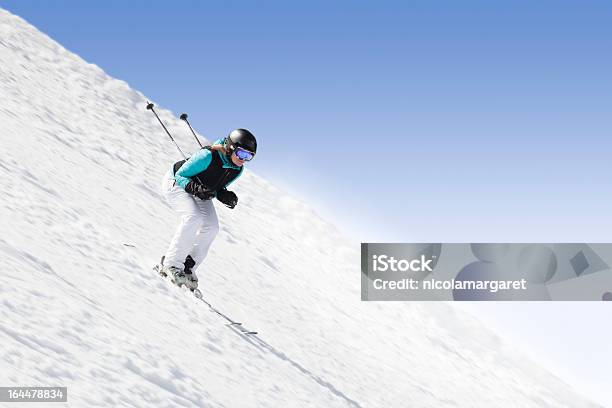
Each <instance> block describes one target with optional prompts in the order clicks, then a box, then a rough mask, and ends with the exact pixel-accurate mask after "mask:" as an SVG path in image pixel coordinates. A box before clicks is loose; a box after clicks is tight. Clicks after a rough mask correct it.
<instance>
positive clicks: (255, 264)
mask: <svg viewBox="0 0 612 408" xmlns="http://www.w3.org/2000/svg"><path fill="white" fill-rule="evenodd" d="M0 77H1V82H0V135H1V141H2V154H1V155H0V191H1V193H2V199H1V201H0V216H1V218H0V221H1V224H0V225H1V228H2V234H1V235H0V257H1V259H2V273H1V275H0V345H1V346H2V347H1V348H0V385H3V386H8V385H14V386H18V385H22V386H26V385H27V386H32V385H40V386H68V404H64V405H63V406H71V407H72V406H73V407H110V406H117V407H119V406H121V407H153V406H155V407H194V406H197V407H232V408H234V407H310V406H312V407H354V408H358V407H377V408H378V407H435V408H443V407H487V408H488V407H521V408H525V407H547V408H548V407H571V408H577V407H594V406H596V405H594V404H591V403H589V402H588V401H587V399H585V398H583V397H582V396H580V395H578V394H577V393H575V392H574V391H573V390H572V387H571V386H570V385H567V384H565V383H563V382H561V381H560V380H559V379H557V378H556V377H555V376H554V375H552V374H550V373H549V372H547V371H544V370H543V369H541V368H539V367H538V366H536V365H535V364H533V363H531V362H529V361H526V360H525V359H524V358H523V357H521V356H520V355H518V354H517V353H516V351H515V350H514V349H513V348H512V347H510V346H509V345H507V344H504V343H503V342H502V341H501V340H500V339H498V338H497V337H495V336H494V335H493V334H491V332H489V331H488V330H487V329H486V328H485V327H484V326H483V325H482V324H481V323H479V322H478V321H476V320H475V319H473V318H472V317H470V316H468V315H466V314H465V313H462V312H460V311H458V310H456V309H455V308H454V307H453V306H452V305H449V304H445V303H426V304H425V303H366V302H361V301H360V290H359V282H360V279H359V276H360V275H359V274H360V271H359V265H360V255H359V246H358V245H355V244H354V243H351V242H349V241H348V240H347V239H345V238H344V237H343V236H342V235H341V234H340V233H338V232H337V230H336V229H335V228H334V227H333V226H332V225H330V224H329V223H327V222H325V221H323V220H322V219H321V218H319V217H318V216H317V215H316V214H315V213H314V212H313V211H312V210H311V209H310V208H309V207H308V206H307V205H306V204H304V203H302V202H299V201H297V200H295V199H293V198H292V197H289V196H287V195H286V194H284V193H283V192H282V191H280V190H279V189H277V188H276V187H274V186H273V185H271V184H270V183H268V182H266V181H265V180H263V179H262V178H260V177H258V176H256V175H254V174H252V173H251V172H248V171H246V172H245V174H244V175H243V177H242V178H241V179H240V180H239V181H238V182H236V183H235V184H234V185H233V186H232V188H234V189H235V191H236V193H237V194H238V196H239V197H240V203H239V205H238V206H237V207H236V209H234V210H229V209H227V208H225V207H223V206H221V205H217V206H216V207H217V209H218V212H219V217H220V220H221V232H220V233H219V236H218V238H217V241H216V242H215V243H214V244H213V246H212V249H211V253H210V256H209V258H208V260H207V261H206V263H205V264H204V266H203V267H202V268H201V270H200V271H199V276H200V279H201V282H202V287H203V292H204V295H205V297H206V298H207V299H208V300H209V301H211V303H212V304H213V305H215V306H216V307H218V308H219V309H220V310H221V311H222V312H224V313H226V314H228V315H229V316H231V317H232V318H234V319H236V320H238V321H242V322H244V323H245V326H246V327H247V328H249V329H253V330H257V331H259V335H257V336H250V337H249V336H244V335H242V334H239V333H238V332H237V331H236V330H234V329H232V328H231V327H229V326H226V322H225V321H224V320H223V319H222V318H220V317H219V316H218V315H216V314H215V313H212V312H210V311H209V310H208V308H207V307H206V306H205V305H203V304H202V303H200V302H199V301H198V300H196V299H195V298H193V297H192V296H190V295H189V294H188V293H185V292H183V291H181V290H180V289H178V288H175V287H173V286H171V285H170V284H169V283H168V282H166V281H164V280H162V279H160V278H159V277H158V276H156V275H155V274H153V273H152V272H151V266H152V265H153V264H154V263H155V262H157V260H158V257H159V255H160V254H161V253H162V252H163V251H164V250H165V248H166V245H167V244H168V241H169V238H170V236H171V234H172V233H173V231H174V228H175V227H176V225H177V219H176V217H175V215H174V214H173V213H172V212H171V211H170V209H169V207H168V206H167V205H166V204H165V203H164V201H163V200H162V198H161V196H160V192H159V185H160V181H161V178H162V176H163V174H164V172H165V171H167V169H168V168H169V166H170V165H171V164H172V162H173V161H175V160H178V159H180V156H179V155H178V153H177V151H176V150H175V147H174V146H173V145H172V144H171V143H170V141H169V140H168V139H167V137H166V136H165V135H164V133H162V130H161V128H160V127H159V124H158V123H157V122H156V119H155V117H154V116H153V115H152V114H151V113H150V112H148V111H146V110H145V104H146V100H147V98H145V96H144V95H142V94H140V93H139V92H137V91H134V90H132V89H131V88H130V87H129V86H128V85H127V84H126V83H125V82H123V81H120V80H116V79H113V78H111V77H109V76H108V75H106V74H105V73H104V72H103V71H102V70H101V69H100V68H98V67H97V66H95V65H92V64H89V63H87V62H85V61H83V60H82V59H81V58H79V57H78V56H77V55H74V54H72V53H70V52H69V51H67V50H66V49H64V48H63V47H62V46H60V45H58V44H57V43H56V42H54V41H53V40H51V39H50V38H48V37H47V36H46V35H44V34H42V33H40V32H39V31H38V30H37V29H36V28H34V27H32V26H31V25H29V24H28V23H26V22H25V21H24V20H22V19H21V18H19V17H16V16H14V15H12V14H10V13H8V12H7V11H4V10H2V9H0ZM158 112H159V113H160V116H161V118H162V119H163V121H164V122H165V123H167V125H168V127H169V129H170V131H171V132H173V133H174V134H175V135H176V138H177V139H178V142H179V143H180V144H181V147H182V148H183V149H184V150H185V151H190V152H193V151H194V150H195V147H196V146H195V142H194V140H193V138H192V136H191V135H190V134H189V133H188V130H187V128H186V127H185V126H184V124H183V123H181V122H180V120H178V118H177V117H176V116H175V115H174V114H173V113H171V112H169V111H167V110H164V109H162V108H158ZM230 126H231V125H230ZM228 130H229V127H228ZM260 141H261V143H260V144H261V146H260V147H261V149H265V148H266V147H265V135H260ZM558 341H562V339H558ZM8 405H10V406H11V407H17V406H19V405H20V404H8ZM25 406H31V404H29V405H25Z"/></svg>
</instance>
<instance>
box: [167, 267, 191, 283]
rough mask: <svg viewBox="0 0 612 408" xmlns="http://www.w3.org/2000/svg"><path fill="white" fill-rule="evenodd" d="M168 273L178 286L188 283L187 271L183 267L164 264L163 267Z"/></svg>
mask: <svg viewBox="0 0 612 408" xmlns="http://www.w3.org/2000/svg"><path fill="white" fill-rule="evenodd" d="M162 272H164V273H165V274H166V276H167V275H170V280H171V281H172V283H174V284H175V285H176V286H181V285H184V284H185V283H187V278H186V277H185V272H183V270H182V269H181V268H177V267H176V266H164V267H163V269H162Z"/></svg>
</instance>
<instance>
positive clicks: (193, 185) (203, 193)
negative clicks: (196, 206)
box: [185, 180, 215, 200]
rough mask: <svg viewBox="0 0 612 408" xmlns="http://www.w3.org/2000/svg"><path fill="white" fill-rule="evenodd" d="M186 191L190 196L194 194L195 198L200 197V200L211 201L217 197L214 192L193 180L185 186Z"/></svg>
mask: <svg viewBox="0 0 612 408" xmlns="http://www.w3.org/2000/svg"><path fill="white" fill-rule="evenodd" d="M185 191H186V192H188V193H189V194H193V195H194V196H196V197H198V198H199V199H200V200H210V199H211V198H213V197H214V196H215V192H214V191H210V190H209V189H207V188H206V187H204V186H203V185H202V184H200V183H197V182H195V181H193V180H191V181H190V182H189V183H187V185H186V186H185Z"/></svg>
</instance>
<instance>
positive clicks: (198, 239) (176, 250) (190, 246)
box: [162, 169, 219, 272]
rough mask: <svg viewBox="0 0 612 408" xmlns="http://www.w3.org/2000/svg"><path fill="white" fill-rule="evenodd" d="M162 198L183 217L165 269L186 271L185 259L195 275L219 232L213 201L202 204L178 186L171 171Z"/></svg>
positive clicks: (171, 245) (167, 254)
mask: <svg viewBox="0 0 612 408" xmlns="http://www.w3.org/2000/svg"><path fill="white" fill-rule="evenodd" d="M162 194H163V196H164V197H165V199H166V201H167V202H168V204H170V207H172V209H173V210H174V211H175V212H177V213H178V214H179V215H180V217H181V218H180V224H179V226H178V228H177V229H176V232H175V233H174V237H173V238H172V241H171V242H170V246H168V250H167V251H166V257H165V259H164V265H165V266H176V267H178V268H181V269H183V267H184V262H185V258H186V257H187V255H191V257H192V258H193V260H194V261H195V266H194V267H193V271H194V272H195V270H196V269H197V268H198V266H200V264H201V263H202V261H204V258H206V254H208V249H209V248H210V245H211V244H212V242H213V241H214V239H215V237H216V236H217V232H219V220H218V218H217V212H216V211H215V206H214V205H213V203H212V200H206V201H204V200H200V199H199V198H197V197H194V196H192V195H191V194H189V193H188V192H186V191H185V190H184V189H183V188H182V187H181V186H179V185H175V183H174V174H173V171H172V169H170V171H169V172H168V173H166V175H165V176H164V179H163V181H162Z"/></svg>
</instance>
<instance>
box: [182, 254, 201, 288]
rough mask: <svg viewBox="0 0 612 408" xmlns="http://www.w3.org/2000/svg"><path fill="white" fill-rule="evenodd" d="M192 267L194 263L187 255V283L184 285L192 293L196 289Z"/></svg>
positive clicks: (196, 283)
mask: <svg viewBox="0 0 612 408" xmlns="http://www.w3.org/2000/svg"><path fill="white" fill-rule="evenodd" d="M194 266H195V261H194V260H193V258H192V257H191V255H187V258H185V277H186V278H187V283H185V286H187V287H188V288H189V290H191V291H192V292H193V291H194V290H196V289H197V288H198V277H197V276H196V274H195V273H193V270H192V268H193V267H194Z"/></svg>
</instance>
